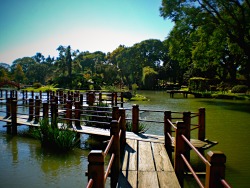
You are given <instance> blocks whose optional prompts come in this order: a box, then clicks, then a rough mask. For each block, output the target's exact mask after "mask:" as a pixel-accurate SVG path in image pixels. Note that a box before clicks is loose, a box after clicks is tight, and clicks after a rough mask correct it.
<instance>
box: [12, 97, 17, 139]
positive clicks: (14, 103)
mask: <svg viewBox="0 0 250 188" xmlns="http://www.w3.org/2000/svg"><path fill="white" fill-rule="evenodd" d="M11 129H12V131H11V132H12V134H13V135H16V134H17V100H12V101H11Z"/></svg>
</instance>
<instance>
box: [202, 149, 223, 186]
mask: <svg viewBox="0 0 250 188" xmlns="http://www.w3.org/2000/svg"><path fill="white" fill-rule="evenodd" d="M207 160H208V162H209V163H210V164H207V165H206V181H205V187H206V188H212V187H213V188H219V187H223V186H222V184H221V179H225V169H226V167H225V163H226V156H225V154H224V153H222V152H220V151H213V152H212V151H209V152H208V153H207Z"/></svg>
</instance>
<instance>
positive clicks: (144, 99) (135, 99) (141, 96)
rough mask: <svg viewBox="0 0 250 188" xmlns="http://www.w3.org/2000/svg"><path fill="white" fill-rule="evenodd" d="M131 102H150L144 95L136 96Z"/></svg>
mask: <svg viewBox="0 0 250 188" xmlns="http://www.w3.org/2000/svg"><path fill="white" fill-rule="evenodd" d="M130 101H149V99H148V98H147V97H145V96H143V95H139V94H136V95H135V96H133V97H132V98H131V99H130Z"/></svg>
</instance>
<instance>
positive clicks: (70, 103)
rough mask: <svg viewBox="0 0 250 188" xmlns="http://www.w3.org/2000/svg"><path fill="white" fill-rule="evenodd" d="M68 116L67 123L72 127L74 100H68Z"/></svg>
mask: <svg viewBox="0 0 250 188" xmlns="http://www.w3.org/2000/svg"><path fill="white" fill-rule="evenodd" d="M66 118H67V120H66V121H67V125H68V126H69V127H72V121H71V119H72V101H69V100H67V102H66Z"/></svg>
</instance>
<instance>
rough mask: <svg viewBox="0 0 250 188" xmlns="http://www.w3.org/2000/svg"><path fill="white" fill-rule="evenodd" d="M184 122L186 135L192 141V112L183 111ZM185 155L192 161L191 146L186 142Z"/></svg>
mask: <svg viewBox="0 0 250 188" xmlns="http://www.w3.org/2000/svg"><path fill="white" fill-rule="evenodd" d="M183 122H184V124H185V131H186V133H185V136H186V138H187V139H188V140H189V141H190V134H191V131H190V126H191V112H183ZM185 146H186V148H185V151H186V153H185V157H186V158H187V160H188V161H190V148H189V146H188V145H187V144H185Z"/></svg>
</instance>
